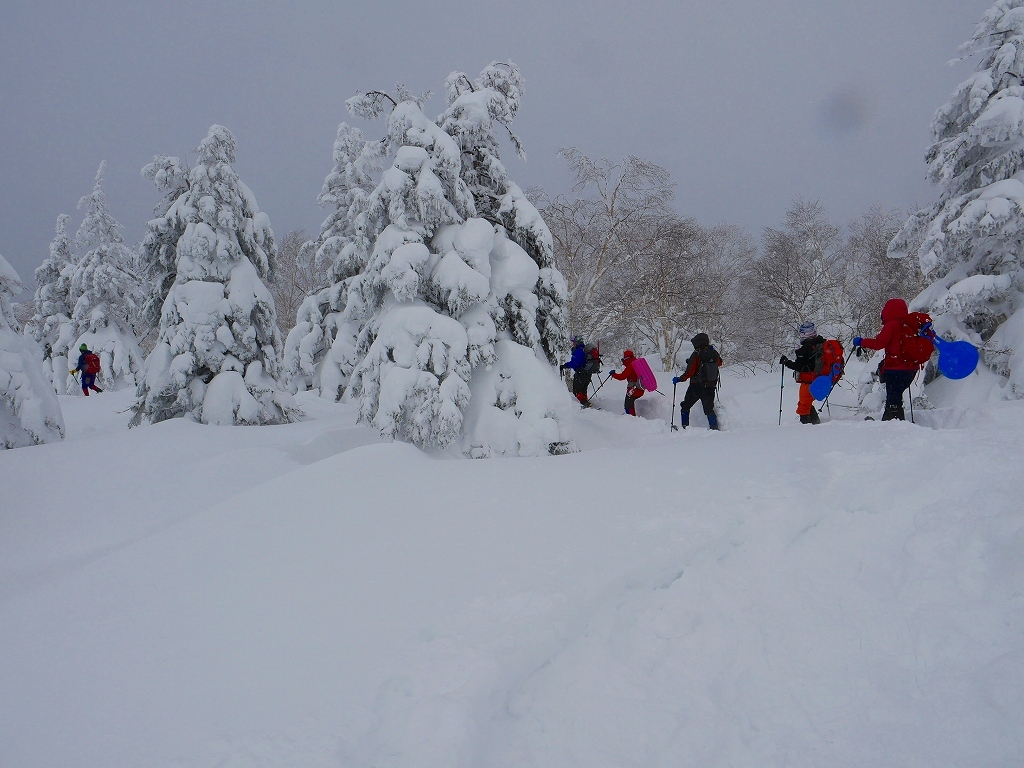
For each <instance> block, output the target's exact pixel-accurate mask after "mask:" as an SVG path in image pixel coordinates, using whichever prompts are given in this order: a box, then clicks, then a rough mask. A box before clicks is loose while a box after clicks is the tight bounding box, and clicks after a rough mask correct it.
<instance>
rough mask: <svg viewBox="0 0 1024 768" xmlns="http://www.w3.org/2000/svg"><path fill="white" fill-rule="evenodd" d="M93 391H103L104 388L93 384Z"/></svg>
mask: <svg viewBox="0 0 1024 768" xmlns="http://www.w3.org/2000/svg"><path fill="white" fill-rule="evenodd" d="M92 391H93V392H102V391H103V390H102V389H100V388H99V387H97V386H96V385H95V384H93V386H92Z"/></svg>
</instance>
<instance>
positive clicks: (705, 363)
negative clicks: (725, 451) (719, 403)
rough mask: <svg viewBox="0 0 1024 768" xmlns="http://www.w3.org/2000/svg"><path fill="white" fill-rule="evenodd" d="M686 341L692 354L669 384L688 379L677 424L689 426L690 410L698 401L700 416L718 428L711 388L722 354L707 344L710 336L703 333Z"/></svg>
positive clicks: (715, 386) (709, 341) (716, 385)
mask: <svg viewBox="0 0 1024 768" xmlns="http://www.w3.org/2000/svg"><path fill="white" fill-rule="evenodd" d="M690 343H691V344H693V354H691V355H690V356H689V357H688V358H687V359H686V371H685V372H684V373H683V375H682V376H676V377H675V378H674V379H672V383H673V384H678V383H679V382H681V381H689V382H690V386H689V387H687V388H686V395H684V396H683V402H682V404H681V405H680V406H679V424H680V426H682V428H683V429H686V428H687V427H688V426H690V409H691V408H693V406H694V405H696V404H697V401H698V400H699V401H700V402H701V404H702V405H703V406H704V415H705V416H707V417H708V426H709V427H710V428H711V429H718V414H717V413H715V389H716V388H717V387H718V369H719V368H720V367H721V366H722V356H721V355H719V354H718V351H717V350H716V349H715V348H714V347H713V346H711V339H710V338H708V335H707V334H706V333H698V334H697V335H696V336H694V337H693V338H692V339H690Z"/></svg>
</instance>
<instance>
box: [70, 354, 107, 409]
mask: <svg viewBox="0 0 1024 768" xmlns="http://www.w3.org/2000/svg"><path fill="white" fill-rule="evenodd" d="M78 351H79V352H80V353H81V354H79V355H78V367H77V368H72V369H71V371H70V373H72V374H75V373H78V372H79V371H81V372H82V394H84V395H85V396H86V397H88V396H89V390H90V389H91V390H92V391H93V392H102V391H103V390H102V389H100V388H99V387H97V386H96V374H97V373H99V372H100V358H99V355H97V354H96V353H95V352H90V351H89V345H88V344H82V345H81V346H80V347H79V348H78Z"/></svg>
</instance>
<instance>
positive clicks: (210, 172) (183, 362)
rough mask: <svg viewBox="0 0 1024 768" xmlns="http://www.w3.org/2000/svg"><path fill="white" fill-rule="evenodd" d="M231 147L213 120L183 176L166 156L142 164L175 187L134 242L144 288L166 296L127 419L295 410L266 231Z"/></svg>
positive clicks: (248, 418)
mask: <svg viewBox="0 0 1024 768" xmlns="http://www.w3.org/2000/svg"><path fill="white" fill-rule="evenodd" d="M235 151H236V144H235V137H234V136H233V135H232V134H231V132H230V131H228V130H227V129H226V128H224V127H222V126H219V125H214V126H212V127H211V128H210V131H209V133H208V134H207V136H206V138H205V139H204V140H203V142H202V143H201V144H200V145H199V147H198V148H197V149H196V154H197V158H196V165H195V166H194V167H193V168H191V169H190V170H188V172H187V180H183V179H182V178H181V169H182V167H183V166H182V165H181V164H180V162H179V161H177V160H175V159H173V158H163V159H161V158H157V162H156V163H155V164H154V165H152V166H147V167H146V168H144V169H143V173H144V174H145V175H147V176H152V177H153V178H154V180H155V181H156V182H157V186H158V187H159V188H161V189H169V190H170V191H172V192H177V193H178V195H177V197H176V198H175V199H174V200H173V201H171V202H169V203H168V204H167V205H166V211H165V212H164V214H163V215H162V216H159V217H158V218H157V219H155V220H154V221H151V222H150V223H149V224H148V230H149V234H148V235H147V240H146V247H145V248H144V250H143V258H146V259H149V260H150V263H149V264H148V265H147V268H148V270H149V274H150V275H151V276H155V277H154V279H156V280H157V281H158V282H157V286H156V287H155V288H154V293H155V294H156V293H158V292H159V291H162V290H163V286H166V295H165V296H164V297H163V301H162V304H161V306H162V308H161V315H160V331H159V339H158V341H157V343H156V346H155V347H154V349H153V352H152V353H151V354H150V356H149V357H148V358H147V360H146V367H145V373H144V376H143V378H142V380H141V382H140V383H139V390H138V399H137V402H136V415H135V418H134V419H133V423H135V424H138V423H140V422H141V421H142V420H143V419H145V420H148V421H150V422H159V421H163V420H165V419H169V418H174V417H176V416H185V415H188V416H190V417H191V418H194V419H197V420H200V421H203V422H206V423H217V424H276V423H281V422H288V421H293V420H294V419H295V418H297V417H298V416H299V415H300V414H301V412H300V411H299V409H298V407H297V406H296V404H295V402H294V400H293V399H292V397H291V395H290V394H288V393H287V392H284V391H283V390H282V389H281V387H280V385H279V384H278V374H279V371H278V368H279V360H278V355H279V354H280V353H279V350H280V348H281V339H280V332H279V331H278V328H277V315H276V312H275V309H274V300H273V297H272V296H271V295H270V291H269V290H268V289H267V287H266V285H265V284H264V283H263V278H267V277H269V276H270V275H271V273H272V270H273V265H274V256H275V250H274V233H273V231H272V230H271V228H270V219H269V218H268V217H267V215H266V214H265V213H263V212H261V211H260V209H259V206H258V205H257V203H256V198H255V196H254V195H253V194H252V192H251V191H250V190H249V188H248V187H247V186H246V185H245V184H243V183H242V181H241V180H240V179H239V178H238V174H237V173H236V172H235V170H234V168H232V165H231V164H232V163H233V162H234V161H235ZM179 233H180V234H179ZM172 276H173V277H172ZM152 301H153V299H152V298H151V302H152Z"/></svg>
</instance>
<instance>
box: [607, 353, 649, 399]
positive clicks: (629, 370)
mask: <svg viewBox="0 0 1024 768" xmlns="http://www.w3.org/2000/svg"><path fill="white" fill-rule="evenodd" d="M635 360H636V355H634V354H633V350H632V349H627V350H626V351H624V352H623V353H622V364H623V366H625V367H624V368H623V370H622V373H616V372H615V371H614V370H612V371H608V375H609V376H611V377H612V378H613V379H615V380H616V381H625V382H626V402H625V407H626V415H627V416H636V401H637V400H639V399H640V398H641V397H643V396H644V388H643V385H642V384H641V383H640V374H638V373H637V372H636V371H635V370H634V369H633V362H634V361H635Z"/></svg>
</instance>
